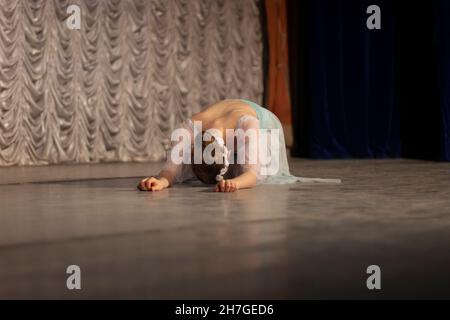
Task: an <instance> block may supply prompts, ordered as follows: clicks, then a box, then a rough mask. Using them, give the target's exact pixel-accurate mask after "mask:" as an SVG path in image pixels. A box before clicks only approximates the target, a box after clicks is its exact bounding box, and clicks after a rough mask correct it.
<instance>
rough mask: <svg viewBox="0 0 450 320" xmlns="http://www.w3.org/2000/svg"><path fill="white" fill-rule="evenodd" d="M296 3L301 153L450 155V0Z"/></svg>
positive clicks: (295, 88)
mask: <svg viewBox="0 0 450 320" xmlns="http://www.w3.org/2000/svg"><path fill="white" fill-rule="evenodd" d="M373 4H375V5H378V6H379V7H380V8H381V27H382V28H381V30H369V29H368V28H367V27H366V21H367V18H368V17H369V14H367V13H366V10H367V7H368V6H370V5H373ZM288 8H289V12H288V18H289V21H290V22H289V44H290V62H291V94H292V105H293V120H294V123H293V125H294V139H295V144H294V148H293V150H292V154H293V155H294V156H296V155H300V156H308V157H313V158H384V157H411V158H426V159H439V160H450V156H449V138H450V131H449V126H450V119H449V111H450V109H449V105H450V21H449V19H448V17H449V16H450V1H448V0H434V1H431V2H430V1H419V3H418V4H416V3H411V4H408V5H407V4H405V2H404V1H392V0H377V1H367V0H309V1H307V0H300V1H297V0H288ZM299 19H303V20H304V21H303V22H302V23H299V22H298V20H299ZM302 28H303V30H302ZM301 95H303V96H301Z"/></svg>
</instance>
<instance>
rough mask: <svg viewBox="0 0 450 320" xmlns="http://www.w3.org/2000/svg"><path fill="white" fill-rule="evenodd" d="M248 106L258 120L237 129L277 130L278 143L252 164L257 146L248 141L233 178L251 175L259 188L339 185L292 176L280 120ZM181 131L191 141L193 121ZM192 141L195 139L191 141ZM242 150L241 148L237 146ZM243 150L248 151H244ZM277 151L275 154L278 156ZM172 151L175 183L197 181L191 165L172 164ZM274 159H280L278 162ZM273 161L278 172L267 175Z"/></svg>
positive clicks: (167, 165) (233, 159)
mask: <svg viewBox="0 0 450 320" xmlns="http://www.w3.org/2000/svg"><path fill="white" fill-rule="evenodd" d="M241 101H243V102H245V103H247V104H248V105H250V106H251V107H252V108H253V109H255V111H256V113H257V117H254V116H251V115H244V116H242V117H241V118H240V119H239V120H238V123H237V126H236V129H242V130H243V131H247V130H248V129H255V130H257V132H262V131H261V130H260V129H265V130H266V131H270V130H273V129H277V132H278V133H279V134H278V139H279V141H278V143H276V144H275V145H272V146H271V144H270V139H267V141H266V143H267V152H264V153H263V154H262V155H260V156H259V157H255V158H256V159H257V161H256V162H255V161H249V158H250V155H251V154H252V153H254V154H256V153H257V148H259V146H258V145H255V144H251V145H249V140H248V139H245V143H244V145H242V146H241V147H240V149H238V150H236V151H237V154H239V152H242V154H244V155H245V163H244V164H236V165H230V168H229V170H231V172H232V176H233V177H237V176H239V175H241V174H242V173H244V172H248V171H251V172H253V173H254V174H255V175H256V177H257V184H287V183H296V182H306V183H311V182H322V183H340V182H341V180H340V179H320V178H303V177H296V176H294V175H292V174H291V173H290V171H289V164H288V160H287V154H286V147H285V140H284V134H283V129H282V126H281V123H280V121H279V120H278V118H277V117H276V116H275V115H274V114H273V113H272V112H270V111H269V110H267V109H265V108H262V107H260V106H258V105H257V104H255V103H253V102H251V101H247V100H241ZM181 127H182V128H184V129H186V130H188V131H189V133H190V135H191V137H193V132H194V124H193V123H192V121H191V120H190V119H188V120H185V121H184V122H183V124H182V126H181ZM192 141H193V138H192ZM238 148H239V146H238ZM242 148H245V149H244V150H243V149H242ZM275 151H276V152H275ZM170 152H171V150H169V152H168V154H167V160H166V163H165V165H164V168H163V170H167V171H169V172H172V173H175V179H174V181H173V183H182V182H185V181H189V180H196V176H195V174H194V172H193V171H192V167H191V165H190V164H179V165H177V164H175V163H173V162H172V159H171V156H170ZM273 155H278V157H277V158H275V157H274V156H273ZM228 160H229V162H230V163H236V153H234V154H230V155H229V159H228ZM273 161H277V162H278V163H277V164H276V165H275V166H274V167H273V168H277V169H276V170H275V172H274V171H273V170H272V172H270V174H267V172H268V170H267V167H270V165H272V164H274V162H273Z"/></svg>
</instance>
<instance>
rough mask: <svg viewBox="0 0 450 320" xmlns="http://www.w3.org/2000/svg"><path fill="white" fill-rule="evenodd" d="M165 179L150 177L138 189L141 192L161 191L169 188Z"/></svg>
mask: <svg viewBox="0 0 450 320" xmlns="http://www.w3.org/2000/svg"><path fill="white" fill-rule="evenodd" d="M163 179H164V178H161V179H157V178H155V177H148V178H145V179H142V180H141V182H140V183H139V185H138V189H139V190H141V191H160V190H163V189H164V188H166V187H167V185H166V183H165V182H166V181H164V180H165V179H164V180H163Z"/></svg>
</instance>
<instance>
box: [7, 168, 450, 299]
mask: <svg viewBox="0 0 450 320" xmlns="http://www.w3.org/2000/svg"><path fill="white" fill-rule="evenodd" d="M160 166H161V164H159V163H158V164H100V165H79V166H50V167H32V168H17V167H15V168H1V169H0V177H1V185H0V298H40V299H46V298H63V299H76V298H87V299H93V298H126V299H128V298H149V299H165V298H171V299H206V298H208V299H214V298H229V299H244V298H245V299H259V298H264V299H281V298H290V299H301V298H450V254H449V247H450V164H448V163H435V162H426V161H413V160H342V161H312V160H303V159H293V160H292V161H291V171H292V172H293V173H295V174H297V175H301V176H306V177H324V178H341V179H342V180H343V183H342V184H340V185H323V184H293V185H282V186H260V187H257V188H255V189H252V190H240V191H238V192H236V193H233V194H221V193H212V192H210V187H205V186H202V185H200V186H199V185H196V186H192V185H191V186H176V187H173V188H170V189H168V190H164V191H162V192H158V193H146V192H139V191H137V190H136V189H135V185H136V183H137V179H136V177H139V176H143V175H150V174H155V173H156V172H157V170H158V168H159V167H160ZM69 180H73V181H69ZM69 265H79V266H80V268H81V284H82V288H81V290H79V291H76V290H75V291H70V290H68V289H67V288H66V278H67V277H68V275H67V274H66V268H67V266H69ZM369 265H378V266H380V268H381V285H382V288H381V290H378V291H371V290H368V289H367V287H366V279H367V277H368V276H369V275H368V274H367V273H366V268H367V267H368V266H369Z"/></svg>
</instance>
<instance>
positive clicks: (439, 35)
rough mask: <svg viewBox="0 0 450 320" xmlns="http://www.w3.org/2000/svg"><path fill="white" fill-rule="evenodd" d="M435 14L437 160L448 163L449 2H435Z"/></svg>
mask: <svg viewBox="0 0 450 320" xmlns="http://www.w3.org/2000/svg"><path fill="white" fill-rule="evenodd" d="M435 14H436V44H437V66H438V75H439V111H440V112H439V117H438V119H439V120H440V121H439V123H438V127H439V131H440V132H439V136H440V140H439V142H440V154H439V158H440V159H442V160H446V161H450V1H448V0H439V1H436V7H435Z"/></svg>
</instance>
